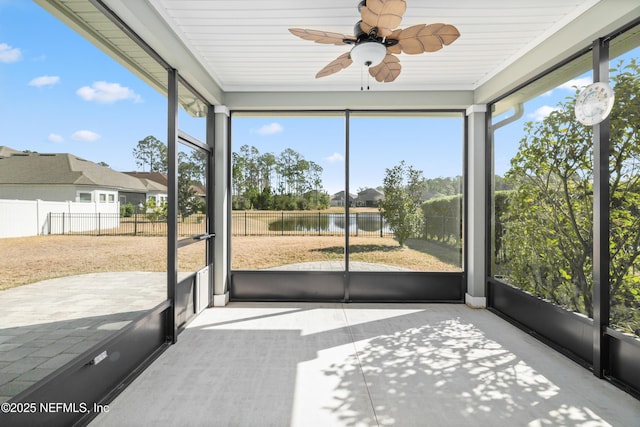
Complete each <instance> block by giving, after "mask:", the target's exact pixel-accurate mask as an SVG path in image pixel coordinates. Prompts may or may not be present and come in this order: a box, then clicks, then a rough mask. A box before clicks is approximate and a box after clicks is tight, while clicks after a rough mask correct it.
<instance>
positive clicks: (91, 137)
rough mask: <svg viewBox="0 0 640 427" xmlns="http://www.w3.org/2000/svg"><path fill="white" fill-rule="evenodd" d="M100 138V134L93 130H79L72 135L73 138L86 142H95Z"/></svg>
mask: <svg viewBox="0 0 640 427" xmlns="http://www.w3.org/2000/svg"><path fill="white" fill-rule="evenodd" d="M99 138H100V135H98V134H97V133H95V132H91V131H90V130H79V131H77V132H74V133H73V135H71V139H73V140H75V141H84V142H93V141H96V140H98V139H99Z"/></svg>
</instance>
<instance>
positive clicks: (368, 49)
mask: <svg viewBox="0 0 640 427" xmlns="http://www.w3.org/2000/svg"><path fill="white" fill-rule="evenodd" d="M386 55H387V48H386V47H385V46H384V45H383V44H382V43H378V42H372V41H364V42H361V43H359V44H357V45H355V46H354V47H353V49H351V59H352V60H353V62H355V64H356V65H359V66H367V67H370V66H374V65H378V64H379V63H380V62H381V61H382V60H383V59H384V57H385V56H386Z"/></svg>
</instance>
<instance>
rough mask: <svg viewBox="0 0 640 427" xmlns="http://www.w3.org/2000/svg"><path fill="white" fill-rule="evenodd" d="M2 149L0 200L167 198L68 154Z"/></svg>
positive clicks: (138, 200)
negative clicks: (151, 195) (155, 195)
mask: <svg viewBox="0 0 640 427" xmlns="http://www.w3.org/2000/svg"><path fill="white" fill-rule="evenodd" d="M9 150H12V149H8V147H2V151H1V152H2V153H4V154H9V155H3V156H1V157H0V199H16V200H38V199H39V200H48V201H73V202H97V203H115V202H118V201H119V202H120V203H123V204H124V203H132V204H134V205H138V204H139V203H143V202H145V201H146V200H147V194H148V193H151V194H164V195H166V194H167V190H166V187H164V188H162V187H156V183H154V184H153V186H152V187H153V188H150V187H151V185H149V184H146V183H145V182H143V181H142V180H140V179H138V178H135V177H133V176H129V175H127V174H124V173H121V172H117V171H114V170H113V169H110V168H108V167H105V166H100V165H98V164H96V163H94V162H91V161H88V160H85V159H82V158H80V157H76V156H74V155H72V154H66V153H64V154H44V153H23V152H15V151H16V150H13V151H14V152H11V151H9Z"/></svg>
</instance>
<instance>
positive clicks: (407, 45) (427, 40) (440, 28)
mask: <svg viewBox="0 0 640 427" xmlns="http://www.w3.org/2000/svg"><path fill="white" fill-rule="evenodd" d="M458 37H460V32H459V31H458V29H457V28H456V27H454V26H453V25H449V24H440V23H439V24H430V25H425V24H418V25H414V26H412V27H409V28H405V29H404V30H402V31H400V32H399V33H398V32H397V31H394V33H393V34H392V36H390V37H389V38H392V39H395V40H398V44H397V45H395V46H391V47H390V48H389V52H391V53H399V52H398V49H399V50H401V51H402V52H403V53H406V54H409V55H416V54H419V53H424V52H435V51H438V50H440V49H442V47H443V46H447V45H450V44H451V43H453V42H454V41H456V39H457V38H458Z"/></svg>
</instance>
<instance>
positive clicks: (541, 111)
mask: <svg viewBox="0 0 640 427" xmlns="http://www.w3.org/2000/svg"><path fill="white" fill-rule="evenodd" d="M554 111H558V108H555V107H551V106H550V105H543V106H542V107H540V108H538V109H537V110H536V111H534V112H533V113H531V114H529V116H528V117H529V118H531V119H533V120H535V121H536V122H539V121H541V120H544V118H545V117H547V116H548V115H549V114H551V113H553V112H554Z"/></svg>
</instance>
